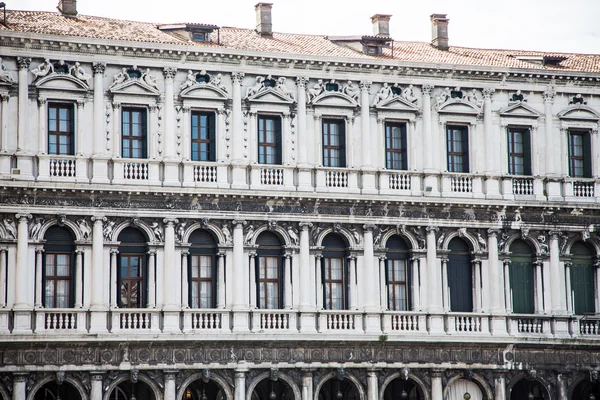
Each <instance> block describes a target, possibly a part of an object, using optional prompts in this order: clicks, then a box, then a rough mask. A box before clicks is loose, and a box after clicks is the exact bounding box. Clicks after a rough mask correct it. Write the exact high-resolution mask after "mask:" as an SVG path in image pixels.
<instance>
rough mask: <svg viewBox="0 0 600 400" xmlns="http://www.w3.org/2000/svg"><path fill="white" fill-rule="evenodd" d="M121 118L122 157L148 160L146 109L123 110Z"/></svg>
mask: <svg viewBox="0 0 600 400" xmlns="http://www.w3.org/2000/svg"><path fill="white" fill-rule="evenodd" d="M121 118H122V119H121V142H122V143H121V156H122V157H123V158H147V154H148V153H147V136H148V135H147V134H148V132H147V117H146V109H144V108H123V112H122V113H121Z"/></svg>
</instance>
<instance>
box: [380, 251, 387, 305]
mask: <svg viewBox="0 0 600 400" xmlns="http://www.w3.org/2000/svg"><path fill="white" fill-rule="evenodd" d="M385 260H387V257H386V256H379V286H380V288H381V290H380V291H379V301H380V304H381V309H382V310H387V309H388V287H387V285H386V284H385V280H386V279H385Z"/></svg>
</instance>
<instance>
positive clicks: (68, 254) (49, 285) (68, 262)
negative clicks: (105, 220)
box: [40, 226, 79, 308]
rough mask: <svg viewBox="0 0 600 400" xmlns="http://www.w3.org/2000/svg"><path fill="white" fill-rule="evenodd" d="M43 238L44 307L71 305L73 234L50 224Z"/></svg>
mask: <svg viewBox="0 0 600 400" xmlns="http://www.w3.org/2000/svg"><path fill="white" fill-rule="evenodd" d="M44 240H45V241H46V242H45V243H44V257H43V260H44V262H43V265H42V267H43V274H42V279H43V282H42V286H43V288H44V289H43V291H42V296H43V299H44V300H43V303H44V307H45V308H70V307H73V306H74V302H75V296H74V292H75V285H74V283H75V279H74V278H75V245H74V241H73V235H72V233H71V231H70V230H69V229H67V228H63V227H60V226H52V227H50V228H49V229H48V230H47V231H46V234H45V235H44ZM78 278H79V277H78ZM40 290H41V289H40Z"/></svg>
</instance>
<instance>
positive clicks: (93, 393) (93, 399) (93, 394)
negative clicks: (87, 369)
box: [90, 372, 104, 400]
mask: <svg viewBox="0 0 600 400" xmlns="http://www.w3.org/2000/svg"><path fill="white" fill-rule="evenodd" d="M90 375H91V381H92V388H91V390H90V400H102V380H103V379H104V374H102V373H99V372H91V373H90Z"/></svg>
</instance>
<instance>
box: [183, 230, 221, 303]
mask: <svg viewBox="0 0 600 400" xmlns="http://www.w3.org/2000/svg"><path fill="white" fill-rule="evenodd" d="M188 242H189V243H190V250H189V251H190V255H189V257H188V276H189V294H188V304H189V306H190V308H215V306H216V301H217V300H216V293H217V262H216V261H217V260H216V258H217V242H216V240H215V237H214V236H213V235H212V233H210V232H209V231H207V230H204V229H197V230H195V231H194V232H192V234H191V235H190V238H189V240H188Z"/></svg>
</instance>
